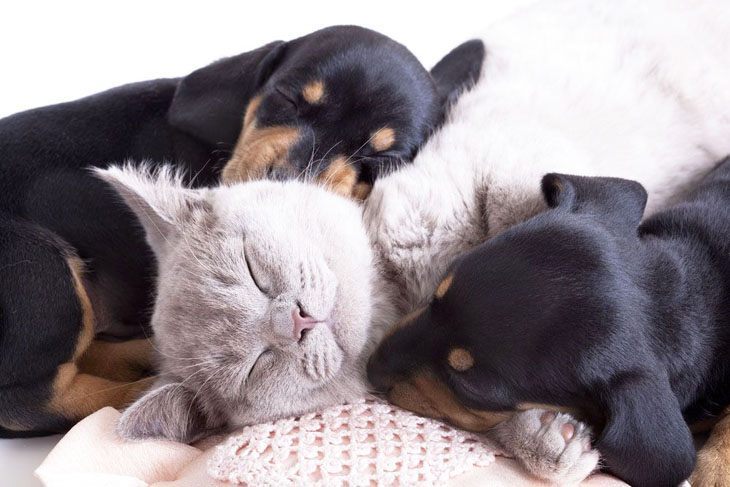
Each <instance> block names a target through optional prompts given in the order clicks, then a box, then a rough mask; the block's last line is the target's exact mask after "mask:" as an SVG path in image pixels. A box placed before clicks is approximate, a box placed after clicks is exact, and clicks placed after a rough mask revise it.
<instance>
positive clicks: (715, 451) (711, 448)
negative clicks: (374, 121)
mask: <svg viewBox="0 0 730 487" xmlns="http://www.w3.org/2000/svg"><path fill="white" fill-rule="evenodd" d="M690 483H691V484H692V486H693V487H717V486H730V407H729V408H727V409H725V411H723V415H722V419H720V421H718V423H717V424H716V425H715V427H714V428H713V429H712V433H710V437H709V438H708V439H707V442H706V443H705V445H704V446H703V447H702V449H700V451H699V452H698V454H697V464H696V466H695V470H694V472H692V476H691V477H690Z"/></svg>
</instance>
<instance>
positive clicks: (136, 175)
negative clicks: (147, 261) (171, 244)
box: [94, 164, 207, 256]
mask: <svg viewBox="0 0 730 487" xmlns="http://www.w3.org/2000/svg"><path fill="white" fill-rule="evenodd" d="M94 172H95V173H96V174H97V176H98V177H100V178H101V179H103V180H104V181H106V182H107V183H109V184H110V185H111V186H112V187H113V188H114V189H115V190H116V191H117V192H118V193H119V195H120V196H121V197H122V199H123V200H124V202H125V203H126V204H127V206H129V208H130V209H131V210H132V211H133V212H134V213H135V214H136V216H137V218H138V219H139V222H140V223H141V224H142V227H143V228H144V230H145V234H146V235H147V241H148V243H149V244H150V246H151V247H152V250H153V251H154V252H155V254H156V255H158V256H159V255H161V254H162V253H164V252H165V250H166V249H167V242H168V241H169V240H170V238H171V237H172V236H173V235H174V233H175V232H176V231H177V229H178V228H179V227H180V226H182V225H184V224H185V223H187V222H188V221H189V219H190V217H191V215H192V214H193V212H195V211H196V210H205V209H206V208H207V202H206V200H205V195H206V192H207V190H205V189H188V188H187V187H185V186H184V184H183V176H182V174H180V173H178V172H175V171H174V170H173V169H172V168H171V166H162V167H160V168H159V169H157V170H156V171H153V170H151V169H150V168H149V167H147V166H145V165H140V166H138V167H135V166H133V165H131V164H126V165H124V166H111V167H109V168H107V169H99V168H97V169H94Z"/></svg>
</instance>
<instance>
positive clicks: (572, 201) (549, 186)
mask: <svg viewBox="0 0 730 487" xmlns="http://www.w3.org/2000/svg"><path fill="white" fill-rule="evenodd" d="M542 192H543V195H544V197H545V201H546V202H547V204H548V206H549V207H550V208H557V209H560V210H565V211H570V212H574V213H583V214H589V215H592V216H594V217H596V218H597V219H598V220H599V221H601V222H603V223H604V224H605V225H606V227H608V228H610V229H613V230H621V231H624V230H628V231H630V232H634V231H636V228H637V227H638V226H639V223H640V222H641V217H642V216H643V214H644V208H645V207H646V199H647V193H646V190H645V189H644V187H643V186H642V185H641V184H639V183H637V182H636V181H630V180H628V179H619V178H603V177H585V176H569V175H566V174H554V173H553V174H547V175H546V176H545V177H544V178H542Z"/></svg>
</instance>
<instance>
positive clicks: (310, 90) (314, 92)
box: [302, 80, 324, 105]
mask: <svg viewBox="0 0 730 487" xmlns="http://www.w3.org/2000/svg"><path fill="white" fill-rule="evenodd" d="M302 97H303V98H304V99H305V100H306V101H307V103H309V104H311V105H318V104H320V103H322V100H323V99H324V82H323V81H322V80H315V81H311V82H309V83H307V84H306V85H305V86H304V88H302Z"/></svg>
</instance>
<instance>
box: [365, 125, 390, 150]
mask: <svg viewBox="0 0 730 487" xmlns="http://www.w3.org/2000/svg"><path fill="white" fill-rule="evenodd" d="M394 143H395V130H393V129H392V128H390V127H382V128H380V129H378V130H376V131H375V132H373V133H372V134H370V146H371V147H372V148H373V149H375V150H376V151H378V152H380V151H384V150H388V149H390V148H391V147H393V144H394Z"/></svg>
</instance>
